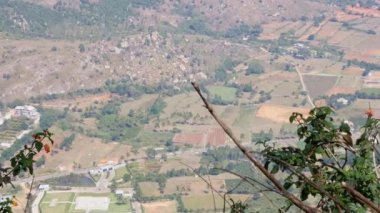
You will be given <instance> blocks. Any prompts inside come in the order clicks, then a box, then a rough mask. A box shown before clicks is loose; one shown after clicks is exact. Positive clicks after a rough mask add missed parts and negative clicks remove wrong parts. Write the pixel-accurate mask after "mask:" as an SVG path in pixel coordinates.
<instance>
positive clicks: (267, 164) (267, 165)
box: [264, 161, 270, 170]
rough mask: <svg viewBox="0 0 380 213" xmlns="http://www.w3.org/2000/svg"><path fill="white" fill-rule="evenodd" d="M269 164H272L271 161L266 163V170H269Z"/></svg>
mask: <svg viewBox="0 0 380 213" xmlns="http://www.w3.org/2000/svg"><path fill="white" fill-rule="evenodd" d="M269 164H270V161H267V162H265V164H264V167H265V169H266V170H268V167H269Z"/></svg>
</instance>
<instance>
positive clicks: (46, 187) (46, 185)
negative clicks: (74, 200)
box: [38, 184, 50, 191]
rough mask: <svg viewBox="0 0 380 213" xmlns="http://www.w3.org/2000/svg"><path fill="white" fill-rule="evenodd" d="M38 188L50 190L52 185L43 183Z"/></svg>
mask: <svg viewBox="0 0 380 213" xmlns="http://www.w3.org/2000/svg"><path fill="white" fill-rule="evenodd" d="M38 189H39V190H40V191H49V189H50V186H49V184H41V185H39V186H38Z"/></svg>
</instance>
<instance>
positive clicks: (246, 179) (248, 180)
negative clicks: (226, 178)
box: [220, 169, 284, 212]
mask: <svg viewBox="0 0 380 213" xmlns="http://www.w3.org/2000/svg"><path fill="white" fill-rule="evenodd" d="M220 170H222V171H225V172H228V173H230V174H233V175H235V176H237V177H239V178H240V179H242V180H243V181H241V182H239V184H238V185H237V186H236V187H234V188H233V189H231V190H230V191H231V192H232V191H233V190H234V189H236V188H237V187H238V186H240V184H241V183H243V182H247V183H249V184H250V185H251V186H253V187H254V188H256V189H257V190H258V191H259V192H262V193H263V192H264V191H269V192H275V193H277V194H279V195H281V196H283V195H282V194H281V192H279V191H277V190H275V189H271V188H269V187H268V186H265V184H263V183H260V182H259V181H257V180H255V179H253V178H250V177H247V176H243V175H241V174H239V173H236V172H233V171H228V170H226V169H220ZM250 180H252V181H254V182H255V183H258V184H259V185H261V186H263V187H264V188H266V189H267V190H262V189H260V188H259V187H258V186H256V185H255V184H253V183H251V182H250ZM263 195H264V197H265V198H266V199H267V200H268V201H269V203H270V204H272V206H273V207H275V208H277V209H278V210H279V211H280V212H284V211H283V210H282V209H281V208H280V207H279V206H277V205H276V204H275V203H273V201H272V200H271V199H270V198H269V197H268V196H267V195H266V194H265V193H263Z"/></svg>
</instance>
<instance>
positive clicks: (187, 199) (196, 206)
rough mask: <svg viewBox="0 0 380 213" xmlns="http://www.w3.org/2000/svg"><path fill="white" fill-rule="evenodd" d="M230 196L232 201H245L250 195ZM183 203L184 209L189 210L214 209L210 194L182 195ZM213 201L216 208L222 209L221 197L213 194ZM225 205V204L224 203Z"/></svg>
mask: <svg viewBox="0 0 380 213" xmlns="http://www.w3.org/2000/svg"><path fill="white" fill-rule="evenodd" d="M230 197H231V198H232V199H233V200H234V201H238V200H240V201H242V202H244V201H246V200H247V199H249V198H250V197H251V196H250V195H230ZM182 201H183V204H184V205H185V208H186V209H189V210H200V209H205V210H213V209H214V201H213V196H212V194H205V195H188V196H182ZM215 203H216V208H217V209H219V210H220V209H223V205H224V201H223V199H222V198H221V197H219V196H218V195H215ZM226 206H227V204H226Z"/></svg>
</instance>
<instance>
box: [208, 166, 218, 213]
mask: <svg viewBox="0 0 380 213" xmlns="http://www.w3.org/2000/svg"><path fill="white" fill-rule="evenodd" d="M207 178H208V181H209V183H210V186H211V194H212V201H213V202H214V212H215V213H216V202H215V195H214V190H212V188H213V186H212V182H211V179H210V168H208V174H207Z"/></svg>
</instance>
